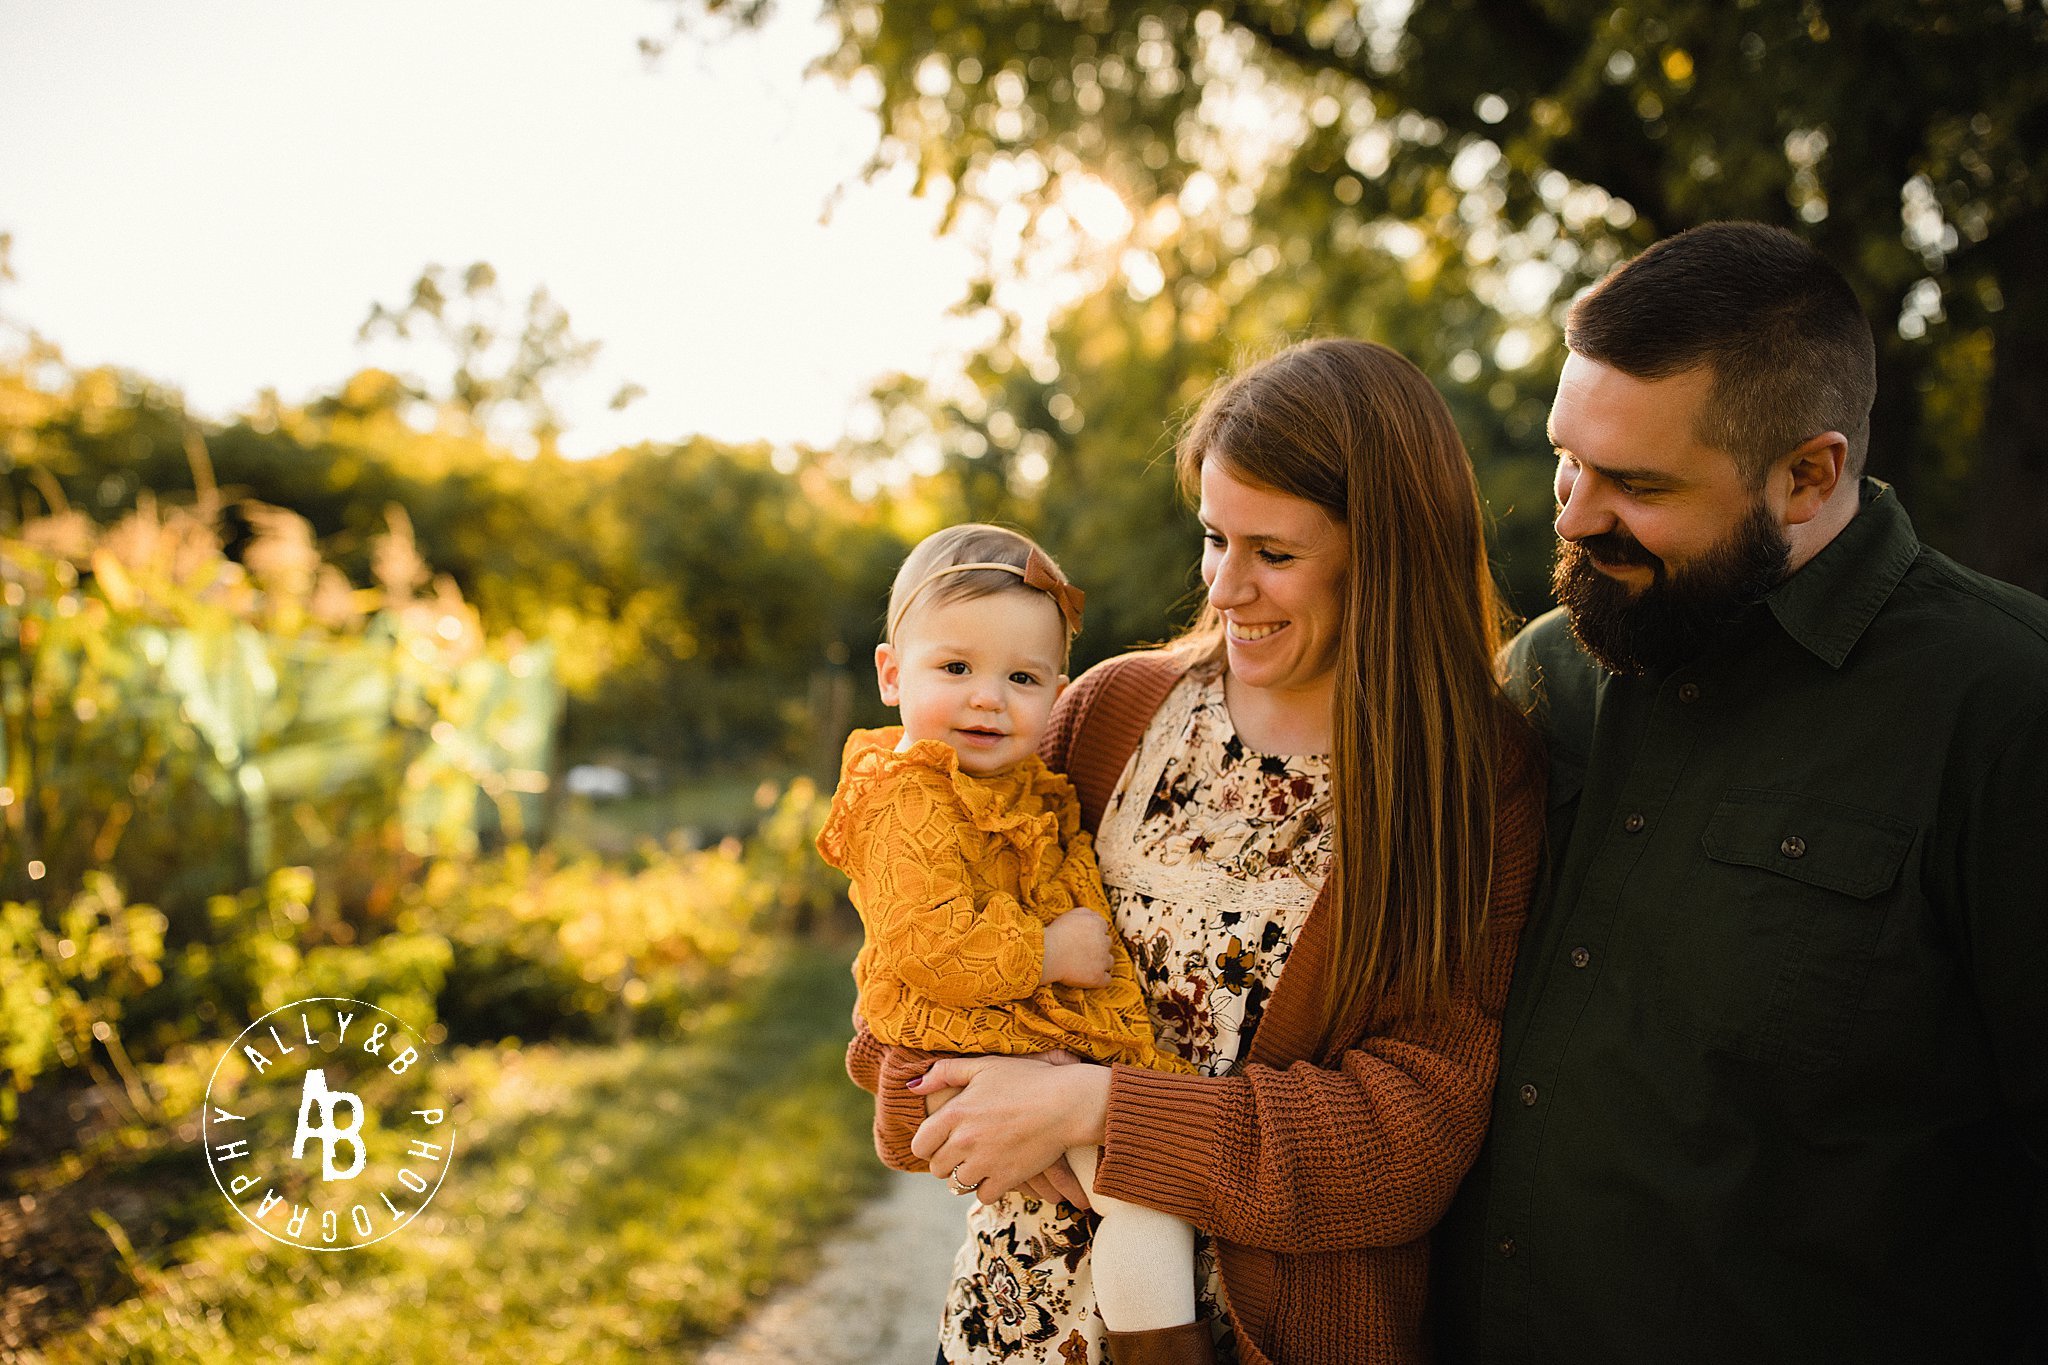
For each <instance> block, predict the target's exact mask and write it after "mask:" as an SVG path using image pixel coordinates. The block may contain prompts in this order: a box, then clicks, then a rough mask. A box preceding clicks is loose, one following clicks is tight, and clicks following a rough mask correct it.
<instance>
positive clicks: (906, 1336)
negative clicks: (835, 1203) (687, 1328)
mask: <svg viewBox="0 0 2048 1365" xmlns="http://www.w3.org/2000/svg"><path fill="white" fill-rule="evenodd" d="M890 1181H891V1183H890V1184H889V1185H887V1186H885V1187H884V1189H883V1193H882V1194H881V1195H880V1197H878V1198H877V1199H876V1200H875V1201H874V1202H873V1203H871V1204H869V1205H868V1206H867V1207H866V1208H865V1209H862V1210H861V1211H860V1212H859V1213H858V1214H856V1215H855V1216H854V1219H853V1222H852V1223H850V1224H848V1225H847V1227H846V1228H845V1229H844V1230H843V1231H841V1232H840V1233H839V1235H838V1236H837V1237H835V1238H833V1239H832V1240H831V1241H830V1242H828V1243H826V1245H825V1246H824V1248H823V1249H822V1251H821V1253H820V1263H819V1266H818V1271H817V1273H816V1274H815V1275H813V1276H812V1277H811V1278H810V1279H809V1280H807V1281H805V1282H804V1283H803V1284H799V1285H792V1286H790V1287H789V1288H788V1289H785V1290H783V1291H782V1292H781V1293H779V1294H776V1295H775V1296H774V1297H772V1298H770V1299H769V1300H768V1301H767V1302H766V1303H764V1304H763V1305H762V1306H761V1308H760V1309H759V1310H758V1311H757V1312H756V1313H755V1314H754V1316H753V1317H752V1318H750V1319H748V1320H747V1322H745V1323H744V1324H742V1325H741V1327H740V1329H739V1330H738V1331H737V1332H735V1333H733V1335H732V1336H731V1337H729V1338H728V1339H726V1340H725V1341H722V1342H720V1343H719V1344H718V1345H717V1346H714V1347H712V1348H711V1350H709V1351H707V1352H705V1354H704V1357H703V1365H931V1360H932V1357H933V1356H934V1355H936V1354H937V1352H938V1333H939V1312H940V1310H941V1309H942V1308H943V1307H944V1305H945V1301H946V1287H947V1285H948V1284H949V1283H950V1282H951V1280H952V1268H953V1253H954V1252H956V1251H958V1250H959V1249H960V1243H961V1242H962V1241H964V1240H965V1239H966V1235H967V1228H966V1223H967V1204H966V1201H965V1200H964V1199H959V1198H955V1197H953V1196H952V1195H949V1194H947V1193H946V1188H945V1186H943V1185H941V1184H940V1183H939V1182H938V1181H936V1180H934V1179H932V1178H931V1177H930V1176H928V1175H892V1176H891V1177H890Z"/></svg>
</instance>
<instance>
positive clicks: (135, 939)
mask: <svg viewBox="0 0 2048 1365" xmlns="http://www.w3.org/2000/svg"><path fill="white" fill-rule="evenodd" d="M49 920H50V921H52V922H50V923H46V921H45V915H44V912H43V908H42V906H40V905H38V904H34V903H29V904H20V903H16V902H12V901H9V902H6V903H4V904H0V1142H5V1140H6V1137H7V1132H8V1128H9V1127H10V1126H11V1125H12V1123H13V1122H14V1119H15V1116H16V1112H17V1106H18V1104H19V1102H20V1096H21V1095H22V1093H24V1092H25V1091H27V1090H28V1088H29V1086H30V1085H31V1084H32V1083H33V1082H34V1081H35V1079H36V1077H37V1076H38V1075H40V1074H42V1073H43V1072H45V1071H48V1070H50V1069H52V1068H53V1067H55V1066H59V1065H61V1066H67V1067H86V1066H90V1067H91V1069H93V1070H94V1071H95V1072H96V1073H97V1075H98V1079H100V1080H102V1081H105V1080H106V1079H107V1078H106V1076H105V1074H104V1073H99V1072H98V1069H97V1066H96V1064H95V1063H93V1061H92V1059H93V1057H94V1049H95V1044H97V1045H99V1046H100V1047H101V1048H103V1049H104V1050H105V1055H106V1056H108V1057H109V1058H110V1059H111V1060H112V1061H113V1063H114V1065H115V1067H116V1068H117V1070H118V1071H119V1080H120V1082H121V1083H122V1086H123V1089H124V1091H125V1093H126V1096H127V1098H128V1099H129V1101H130V1103H131V1104H139V1105H141V1106H142V1107H143V1108H145V1109H146V1108H148V1099H147V1097H146V1095H144V1094H143V1093H142V1089H141V1087H140V1085H139V1083H138V1080H137V1077H136V1074H135V1072H134V1070H133V1067H132V1065H131V1063H130V1062H129V1060H128V1057H127V1054H126V1051H125V1049H124V1048H123V1046H122V1044H121V1040H120V1032H119V1025H120V1023H121V1017H122V1012H123V1010H124V1009H125V1008H127V1007H128V1006H129V1005H130V1004H131V1003H132V1002H134V1001H135V1000H136V999H137V998H138V997H139V996H141V995H142V994H143V993H144V992H145V991H147V990H148V989H149V988H151V987H152V986H155V985H156V984H157V983H158V982H159V981H161V980H162V979H163V971H162V967H161V960H162V958H163V950H164V941H163V934H164V929H165V927H166V922H165V920H164V917H163V915H161V914H160V913H158V911H157V910H156V908H155V907H153V906H148V905H131V904H128V903H127V902H126V901H125V900H124V899H123V898H122V896H121V893H120V889H119V888H118V887H117V886H116V885H115V884H114V880H113V878H111V877H109V876H107V875H106V874H105V873H94V874H93V875H91V876H90V877H88V878H87V879H86V883H85V885H84V886H83V887H82V888H81V889H80V891H79V893H78V894H77V896H75V897H74V898H73V899H72V900H71V901H70V903H69V904H67V905H65V906H63V907H62V908H61V909H59V910H58V911H57V912H56V913H55V914H54V915H52V916H49Z"/></svg>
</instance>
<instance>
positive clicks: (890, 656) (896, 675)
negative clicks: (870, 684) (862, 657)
mask: <svg viewBox="0 0 2048 1365" xmlns="http://www.w3.org/2000/svg"><path fill="white" fill-rule="evenodd" d="M875 686H876V687H877V688H878V689H880V691H881V693H882V705H884V706H901V705H902V704H903V689H902V680H901V677H900V668H899V665H898V663H897V660H896V646H894V645H892V644H888V643H883V644H879V645H876V646H875Z"/></svg>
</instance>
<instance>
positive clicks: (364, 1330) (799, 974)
mask: <svg viewBox="0 0 2048 1365" xmlns="http://www.w3.org/2000/svg"><path fill="white" fill-rule="evenodd" d="M852 1000H853V990H852V982H851V979H850V977H849V976H848V973H847V955H846V954H845V952H844V951H841V950H831V949H819V948H815V947H799V948H796V949H794V950H790V951H785V952H782V953H780V954H778V955H777V956H776V957H775V958H774V960H773V961H772V962H771V963H769V964H767V965H766V967H765V968H764V970H763V971H762V972H761V974H760V975H758V976H757V977H756V978H754V979H753V980H752V982H751V983H750V984H749V985H748V986H747V988H746V989H745V990H743V991H742V992H740V993H739V994H738V995H736V996H735V997H734V998H732V999H731V1000H729V1001H727V1002H725V1003H724V1004H722V1005H719V1006H717V1007H715V1008H713V1009H711V1010H709V1011H707V1012H706V1013H704V1014H703V1015H702V1017H701V1018H700V1020H699V1021H698V1024H697V1027H696V1028H695V1029H694V1030H693V1031H692V1033H691V1035H690V1036H689V1037H688V1038H687V1039H685V1040H683V1041H680V1042H655V1043H633V1044H630V1045H628V1046H625V1047H614V1048H604V1049H594V1048H589V1047H577V1046H570V1047H556V1046H526V1047H511V1046H507V1047H500V1048H488V1047H486V1048H463V1049H454V1050H451V1051H449V1052H446V1053H444V1058H445V1066H444V1074H445V1075H446V1077H447V1084H448V1086H449V1088H450V1090H451V1091H452V1093H453V1098H454V1101H455V1103H456V1104H457V1105H458V1106H459V1112H460V1114H461V1115H462V1118H461V1122H462V1124H463V1127H462V1130H461V1142H462V1147H461V1150H460V1152H459V1153H458V1155H457V1157H456V1163H455V1168H454V1171H453V1173H452V1174H451V1176H450V1178H449V1179H448V1181H447V1183H446V1184H445V1186H444V1187H443V1188H442V1190H441V1191H440V1193H439V1195H438V1196H437V1197H436V1199H435V1202H434V1205H433V1207H432V1208H430V1209H429V1210H428V1211H427V1212H426V1213H425V1214H424V1215H422V1218H421V1222H420V1224H419V1225H418V1226H416V1227H414V1228H412V1229H410V1230H409V1231H408V1233H407V1234H406V1235H405V1236H402V1237H397V1238H393V1239H390V1240H389V1241H387V1242H383V1243H379V1244H377V1245H375V1246H372V1247H368V1248H364V1249H362V1250H359V1251H354V1252H351V1253H349V1254H348V1255H346V1256H332V1257H308V1256H304V1255H290V1254H285V1255H280V1254H276V1253H277V1248H275V1247H274V1246H272V1245H271V1244H269V1243H267V1242H265V1241H263V1240H262V1239H259V1238H252V1237H250V1236H249V1235H248V1234H247V1232H246V1230H245V1229H243V1228H241V1227H239V1226H234V1227H229V1228H227V1229H225V1230H207V1231H202V1232H200V1233H198V1234H196V1235H194V1236H191V1237H190V1238H187V1239H185V1240H183V1241H181V1242H180V1243H178V1244H176V1245H173V1246H168V1247H163V1248H150V1247H144V1248H141V1249H139V1250H138V1249H136V1248H134V1247H133V1246H130V1245H129V1239H128V1237H127V1234H126V1232H125V1231H124V1230H123V1229H122V1227H121V1225H120V1224H119V1223H117V1222H114V1221H113V1220H112V1219H107V1220H106V1223H105V1224H103V1226H105V1228H106V1233H107V1236H108V1237H109V1238H111V1239H113V1240H114V1241H115V1244H116V1245H117V1246H119V1247H122V1248H123V1254H124V1265H125V1268H126V1271H125V1273H126V1278H127V1280H128V1282H129V1286H130V1287H131V1288H132V1289H133V1291H134V1292H133V1295H132V1297H128V1298H126V1299H125V1301H121V1302H116V1303H112V1304H109V1305H107V1306H105V1307H103V1308H101V1309H99V1310H98V1311H96V1312H94V1313H93V1314H92V1315H91V1316H90V1317H89V1318H88V1319H87V1320H86V1321H85V1322H83V1323H82V1324H79V1325H77V1326H75V1327H73V1328H72V1329H71V1330H68V1331H66V1332H64V1333H62V1334H61V1335H59V1336H57V1337H56V1338H54V1339H52V1340H49V1341H47V1342H45V1343H43V1345H44V1350H45V1352H46V1354H47V1356H48V1358H49V1359H50V1360H52V1361H54V1362H69V1361H88V1360H89V1361H104V1360H122V1361H130V1362H143V1361H159V1360H161V1361H172V1360H176V1361H192V1360H198V1361H222V1362H226V1361H237V1360H247V1359H257V1358H263V1359H270V1358H291V1359H319V1360H325V1361H335V1362H344V1361H359V1360H360V1361H380V1362H382V1361H429V1360H431V1361H439V1360H445V1359H449V1358H451V1357H454V1358H465V1359H483V1360H514V1359H541V1358H546V1359H564V1360H567V1359H574V1360H579V1361H591V1362H597V1361H627V1360H639V1359H644V1358H645V1357H646V1356H647V1355H648V1354H649V1353H651V1352H658V1353H661V1354H663V1355H674V1354H676V1353H677V1352H682V1353H685V1357H687V1353H688V1352H690V1351H691V1350H693V1349H694V1348H696V1347H697V1346H699V1345H701V1344H702V1343H703V1342H704V1341H705V1340H706V1339H707V1338H709V1337H710V1336H713V1335H715V1334H717V1333H719V1332H722V1331H724V1330H726V1329H728V1328H730V1327H731V1326H732V1325H733V1324H734V1323H735V1322H736V1321H737V1320H738V1319H739V1317H740V1316H741V1314H742V1313H744V1312H745V1310H746V1309H747V1308H748V1306H749V1305H750V1304H751V1303H752V1302H753V1301H754V1300H756V1299H757V1298H758V1297H759V1296H760V1295H761V1294H762V1293H764V1292H765V1291H766V1290H767V1289H768V1288H769V1287H770V1286H772V1285H773V1284H774V1283H775V1282H776V1281H777V1280H778V1279H780V1278H783V1277H785V1276H787V1275H788V1274H789V1273H791V1272H792V1271H794V1270H799V1269H801V1268H802V1266H803V1263H804V1253H805V1250H806V1248H807V1247H808V1246H809V1244H810V1243H811V1242H812V1240H813V1239H814V1238H815V1237H816V1236H817V1235H818V1234H819V1233H820V1232H821V1231H822V1230H824V1229H825V1228H827V1227H829V1226H831V1225H832V1224H833V1223H835V1222H837V1221H838V1220H839V1219H840V1218H843V1217H844V1216H845V1215H846V1213H847V1212H849V1211H850V1210H851V1209H852V1208H853V1207H854V1206H855V1205H856V1203H857V1202H858V1201H859V1200H860V1198H861V1197H862V1196H864V1195H865V1194H867V1193H868V1192H869V1191H871V1190H872V1189H873V1188H874V1187H875V1185H876V1184H877V1182H878V1181H879V1180H880V1178H881V1176H882V1169H881V1167H880V1165H879V1164H878V1163H876V1162H875V1160H874V1158H873V1155H872V1152H871V1150H870V1140H869V1134H868V1125H869V1121H870V1118H871V1115H872V1109H871V1107H870V1105H869V1104H868V1103H867V1097H866V1096H865V1095H863V1094H861V1092H860V1091H858V1090H857V1089H855V1088H854V1087H853V1086H852V1085H850V1084H848V1083H847V1080H846V1076H845V1072H844V1069H843V1064H842V1049H843V1047H844V1042H845V1033H846V1028H847V1022H846V1020H847V1013H848V1011H849V1009H850V1008H851V1005H852ZM209 1193H210V1191H209Z"/></svg>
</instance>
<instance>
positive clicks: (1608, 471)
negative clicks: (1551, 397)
mask: <svg viewBox="0 0 2048 1365" xmlns="http://www.w3.org/2000/svg"><path fill="white" fill-rule="evenodd" d="M1550 448H1551V449H1552V450H1554V451H1556V452H1557V453H1558V454H1560V455H1563V456H1565V457H1566V458H1568V459H1569V460H1571V461H1572V463H1574V464H1577V465H1580V466H1582V467H1583V468H1586V469H1590V470H1592V471H1593V472H1594V473H1595V474H1598V475H1599V476H1600V477H1601V478H1603V479H1612V480H1614V481H1615V482H1617V483H1655V484H1662V485H1664V486H1665V487H1666V488H1683V487H1685V486H1686V484H1687V482H1688V481H1687V480H1686V479H1684V478H1682V477H1681V476H1679V475H1677V474H1673V473H1671V472H1670V471H1669V470H1665V469H1651V468H1649V467H1648V466H1646V465H1621V464H1595V463H1593V462H1592V461H1591V460H1589V459H1587V458H1586V457H1585V456H1583V455H1576V454H1573V453H1572V452H1571V451H1569V450H1566V449H1565V448H1564V447H1563V446H1561V445H1559V444H1557V442H1555V441H1552V442H1551V443H1550Z"/></svg>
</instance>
